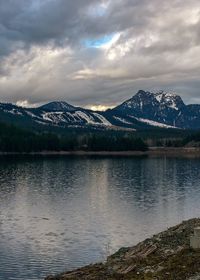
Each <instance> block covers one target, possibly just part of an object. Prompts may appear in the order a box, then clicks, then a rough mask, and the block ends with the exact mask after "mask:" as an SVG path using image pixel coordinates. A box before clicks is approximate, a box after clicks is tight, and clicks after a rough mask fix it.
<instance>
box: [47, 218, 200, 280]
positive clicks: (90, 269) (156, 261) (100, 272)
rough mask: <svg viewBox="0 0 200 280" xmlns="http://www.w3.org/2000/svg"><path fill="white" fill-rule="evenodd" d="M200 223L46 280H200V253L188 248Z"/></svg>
mask: <svg viewBox="0 0 200 280" xmlns="http://www.w3.org/2000/svg"><path fill="white" fill-rule="evenodd" d="M197 227H200V219H199V218H196V219H190V220H188V221H184V222H182V223H181V224H179V225H176V226H174V227H171V228H168V229H167V230H166V231H163V232H161V233H158V234H156V235H154V236H152V237H151V238H148V239H146V240H144V241H143V242H140V243H138V244H137V245H136V246H133V247H127V248H121V249H120V250H119V251H118V252H116V253H115V254H113V255H111V256H109V257H108V258H107V260H106V262H104V263H97V264H91V265H88V266H85V267H82V268H79V269H76V270H73V271H67V272H64V273H61V274H58V275H55V276H53V275H49V276H47V277H46V278H45V280H155V279H159V280H174V279H176V280H200V249H193V248H191V246H190V237H191V236H192V235H193V233H194V228H197Z"/></svg>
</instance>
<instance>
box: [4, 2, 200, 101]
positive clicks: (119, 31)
mask: <svg viewBox="0 0 200 280" xmlns="http://www.w3.org/2000/svg"><path fill="white" fill-rule="evenodd" d="M199 30H200V8H199V2H198V1H197V0H191V1H184V2H183V1H180V0H169V1H160V0H152V1H147V0H102V1H100V0H73V1H71V0H29V1H27V0H17V1H16V0H0V94H1V100H2V101H11V102H16V101H19V100H28V101H29V102H31V103H38V102H46V101H48V100H52V99H58V100H61V99H64V100H66V101H68V102H73V103H78V104H79V105H89V104H100V103H104V104H108V105H109V104H110V105H111V104H113V103H115V102H120V101H122V100H123V99H125V98H128V97H130V96H131V95H132V94H133V93H135V92H136V91H137V90H138V89H140V88H144V89H149V90H153V89H166V90H175V91H177V92H178V93H180V94H182V97H183V98H184V100H185V101H186V102H194V101H195V102H200V98H199V75H200V61H199V59H198V57H200V31H199ZM106 38H110V40H109V39H106ZM95 40H96V41H95ZM106 40H107V42H106ZM90 42H91V43H90ZM90 44H91V46H92V44H93V45H96V46H97V47H95V48H94V47H93V48H92V47H90Z"/></svg>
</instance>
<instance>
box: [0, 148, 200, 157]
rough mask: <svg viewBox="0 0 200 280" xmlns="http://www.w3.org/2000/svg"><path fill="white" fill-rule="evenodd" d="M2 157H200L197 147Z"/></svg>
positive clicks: (22, 154)
mask: <svg viewBox="0 0 200 280" xmlns="http://www.w3.org/2000/svg"><path fill="white" fill-rule="evenodd" d="M0 156H123V157H131V156H148V157H156V156H168V157H174V156H177V157H200V148H196V147H181V148H179V147H178V148H176V147H170V148H166V147H150V148H149V149H148V150H147V151H41V152H30V153H28V152H0Z"/></svg>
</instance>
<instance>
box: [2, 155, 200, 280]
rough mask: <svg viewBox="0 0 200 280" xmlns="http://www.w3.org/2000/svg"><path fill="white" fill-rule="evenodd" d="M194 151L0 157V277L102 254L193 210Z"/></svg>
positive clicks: (198, 167)
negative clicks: (174, 155) (187, 153)
mask: <svg viewBox="0 0 200 280" xmlns="http://www.w3.org/2000/svg"><path fill="white" fill-rule="evenodd" d="M199 171H200V159H184V158H166V157H160V158H159V157H157V158H148V157H94V156H93V157H92V156H91V157H84V156H83V157H49V158H48V157H46V158H45V157H44V158H43V157H27V158H15V159H14V158H5V157H4V158H3V157H2V158H1V160H0V279H1V280H42V279H44V277H45V276H46V275H48V274H55V273H58V272H62V271H65V270H69V269H73V268H76V267H80V266H83V265H86V264H89V263H94V262H98V261H102V260H105V258H106V256H107V255H110V254H111V253H114V252H115V251H116V250H118V249H119V248H120V247H126V246H131V245H134V244H136V243H138V242H139V241H142V240H143V239H145V238H146V237H149V236H151V235H152V234H154V233H157V232H159V231H162V230H164V229H166V228H167V227H168V226H171V225H175V224H177V223H179V222H181V221H182V220H185V219H188V218H192V217H198V216H200V203H199V201H200V172H199Z"/></svg>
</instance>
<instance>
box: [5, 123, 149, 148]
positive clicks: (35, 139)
mask: <svg viewBox="0 0 200 280" xmlns="http://www.w3.org/2000/svg"><path fill="white" fill-rule="evenodd" d="M147 149H148V147H147V144H146V143H145V142H144V141H143V140H142V139H141V138H138V137H135V136H134V135H133V134H126V133H109V132H108V133H100V132H98V133H94V132H93V133H84V132H82V133H80V132H76V131H74V132H73V131H71V132H69V133H65V134H54V133H51V132H48V131H47V132H36V131H35V132H31V131H28V130H25V129H22V128H19V127H16V126H13V125H8V124H4V123H0V151H1V152H40V151H77V150H83V151H127V150H131V151H135V150H139V151H146V150H147Z"/></svg>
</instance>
